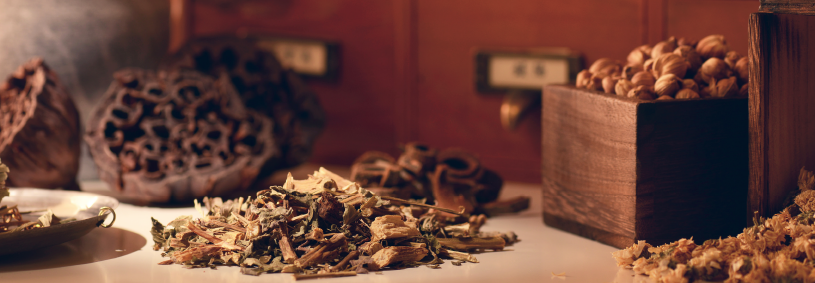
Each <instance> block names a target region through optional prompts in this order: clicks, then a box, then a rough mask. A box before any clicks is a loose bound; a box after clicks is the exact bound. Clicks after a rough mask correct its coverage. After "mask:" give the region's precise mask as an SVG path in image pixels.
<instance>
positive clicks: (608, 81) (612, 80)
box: [603, 76, 620, 94]
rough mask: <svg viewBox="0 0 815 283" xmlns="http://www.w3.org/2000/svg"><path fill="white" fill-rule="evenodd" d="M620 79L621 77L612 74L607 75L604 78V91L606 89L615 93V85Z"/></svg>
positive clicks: (607, 91)
mask: <svg viewBox="0 0 815 283" xmlns="http://www.w3.org/2000/svg"><path fill="white" fill-rule="evenodd" d="M619 79H620V78H618V77H612V76H607V77H605V78H603V91H605V92H606V93H611V94H613V93H614V91H615V89H614V87H615V86H616V85H617V80H619Z"/></svg>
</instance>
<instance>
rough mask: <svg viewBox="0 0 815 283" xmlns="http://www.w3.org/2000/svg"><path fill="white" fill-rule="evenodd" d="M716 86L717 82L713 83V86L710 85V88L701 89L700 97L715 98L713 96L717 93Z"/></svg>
mask: <svg viewBox="0 0 815 283" xmlns="http://www.w3.org/2000/svg"><path fill="white" fill-rule="evenodd" d="M715 85H716V81H713V84H712V85H708V86H705V87H701V88H699V97H701V98H708V97H712V96H713V95H712V94H713V93H714V92H716V88H715Z"/></svg>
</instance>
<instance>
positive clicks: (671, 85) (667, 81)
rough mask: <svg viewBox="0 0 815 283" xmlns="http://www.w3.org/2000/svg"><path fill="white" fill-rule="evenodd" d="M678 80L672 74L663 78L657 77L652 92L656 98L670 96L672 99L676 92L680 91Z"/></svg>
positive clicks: (679, 81)
mask: <svg viewBox="0 0 815 283" xmlns="http://www.w3.org/2000/svg"><path fill="white" fill-rule="evenodd" d="M681 82H682V80H680V79H679V78H678V77H677V76H676V75H674V74H665V75H664V76H661V77H659V79H658V80H657V81H656V83H655V84H654V92H656V93H657V95H658V96H663V95H667V96H671V97H673V96H674V94H676V92H677V91H679V89H680V85H679V84H680V83H681Z"/></svg>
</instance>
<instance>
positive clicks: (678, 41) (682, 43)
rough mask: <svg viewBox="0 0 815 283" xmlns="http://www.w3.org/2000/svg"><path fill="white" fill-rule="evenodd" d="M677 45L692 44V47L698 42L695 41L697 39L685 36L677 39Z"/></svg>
mask: <svg viewBox="0 0 815 283" xmlns="http://www.w3.org/2000/svg"><path fill="white" fill-rule="evenodd" d="M676 45H678V46H690V47H693V46H695V45H696V42H695V41H691V40H688V39H685V38H684V37H683V38H680V39H677V40H676Z"/></svg>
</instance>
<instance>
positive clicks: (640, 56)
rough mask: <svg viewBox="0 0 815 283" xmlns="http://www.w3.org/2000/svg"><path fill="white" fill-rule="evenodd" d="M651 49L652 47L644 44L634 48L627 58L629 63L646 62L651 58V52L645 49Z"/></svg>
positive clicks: (640, 63) (638, 63)
mask: <svg viewBox="0 0 815 283" xmlns="http://www.w3.org/2000/svg"><path fill="white" fill-rule="evenodd" d="M649 49H650V47H649V46H648V45H643V46H640V47H637V48H634V50H631V53H628V58H627V61H628V64H629V65H639V66H642V64H644V63H645V60H648V59H649V58H651V52H646V51H645V50H649Z"/></svg>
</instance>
